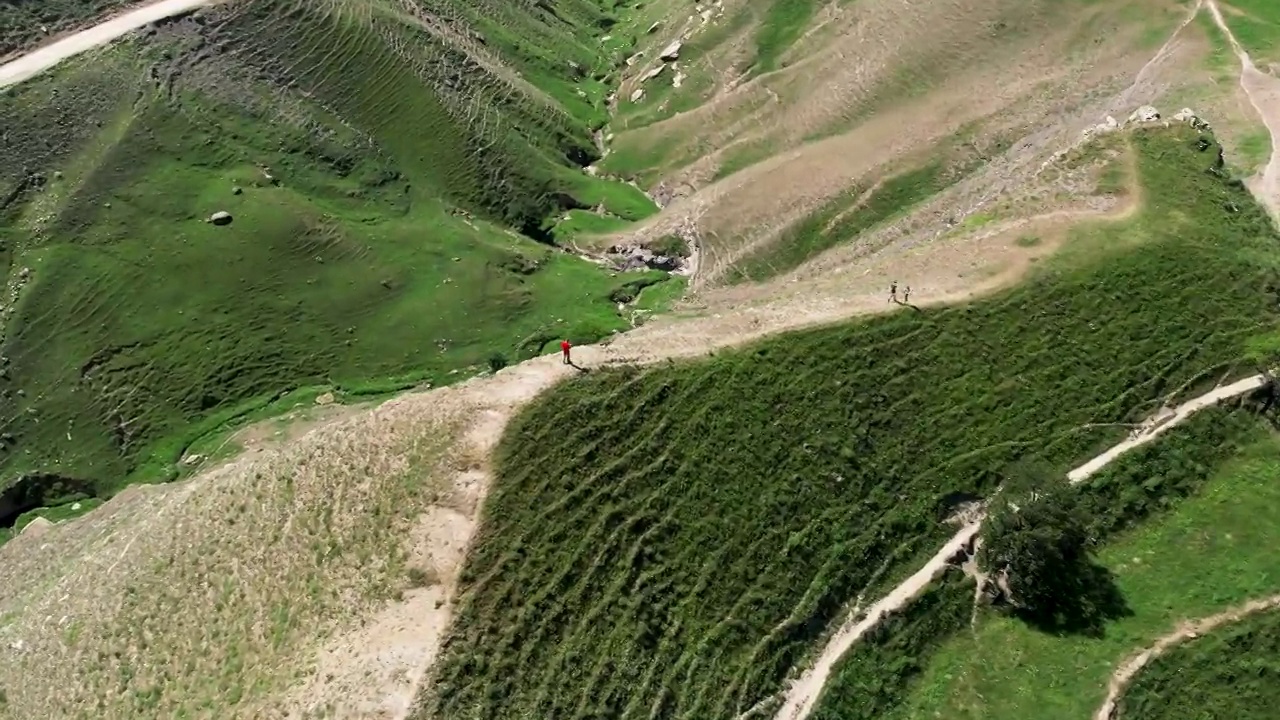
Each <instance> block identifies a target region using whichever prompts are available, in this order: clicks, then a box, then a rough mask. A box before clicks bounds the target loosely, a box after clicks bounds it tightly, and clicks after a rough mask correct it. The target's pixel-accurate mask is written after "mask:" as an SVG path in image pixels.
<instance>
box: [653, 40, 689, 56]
mask: <svg viewBox="0 0 1280 720" xmlns="http://www.w3.org/2000/svg"><path fill="white" fill-rule="evenodd" d="M682 47H684V43H682V42H680V41H679V40H676V41H675V42H673V43H671V44H670V45H668V46H666V47H665V48H663V49H662V53H661V54H659V55H658V58H659V59H661V60H667V61H671V60H679V59H680V48H682Z"/></svg>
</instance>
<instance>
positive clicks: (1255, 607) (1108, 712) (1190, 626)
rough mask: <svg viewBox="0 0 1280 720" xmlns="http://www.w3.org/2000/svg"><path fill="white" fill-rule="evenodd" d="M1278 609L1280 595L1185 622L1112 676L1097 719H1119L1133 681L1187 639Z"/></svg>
mask: <svg viewBox="0 0 1280 720" xmlns="http://www.w3.org/2000/svg"><path fill="white" fill-rule="evenodd" d="M1274 608H1280V595H1272V596H1271V597H1268V598H1263V599H1261V600H1252V601H1250V602H1247V603H1245V604H1244V605H1241V606H1239V607H1236V608H1232V609H1230V610H1226V611H1224V612H1220V613H1218V614H1216V615H1210V616H1209V617H1207V618H1201V619H1199V620H1196V621H1195V622H1190V623H1184V624H1183V625H1182V627H1179V628H1178V629H1177V630H1175V631H1173V632H1171V633H1169V634H1168V635H1165V636H1164V637H1162V638H1160V639H1159V640H1156V641H1155V642H1154V643H1152V644H1151V647H1148V648H1146V649H1144V650H1142V651H1141V652H1139V653H1137V654H1136V655H1134V656H1133V657H1130V658H1129V659H1128V660H1125V661H1124V662H1123V663H1121V665H1120V667H1119V668H1118V669H1117V670H1116V672H1115V674H1114V675H1112V676H1111V682H1110V684H1109V685H1108V687H1107V699H1106V701H1105V702H1103V703H1102V707H1100V708H1098V712H1096V713H1094V716H1093V720H1112V718H1113V717H1115V713H1116V707H1117V705H1118V704H1119V702H1120V698H1121V696H1122V695H1124V691H1125V690H1126V689H1127V688H1128V687H1129V684H1130V683H1132V682H1133V679H1134V678H1135V677H1137V676H1138V673H1139V672H1141V670H1142V668H1144V667H1146V665H1147V663H1149V662H1151V661H1152V660H1154V659H1156V658H1158V657H1160V656H1161V655H1163V654H1165V653H1166V652H1168V651H1169V650H1170V649H1172V648H1173V647H1174V646H1176V645H1178V644H1179V643H1181V642H1183V641H1184V640H1192V639H1195V638H1197V637H1199V636H1201V635H1203V634H1205V633H1207V632H1209V631H1211V630H1213V629H1215V628H1217V627H1220V626H1222V625H1229V624H1231V623H1234V622H1239V621H1241V620H1243V619H1244V618H1246V617H1248V616H1250V615H1253V614H1254V613H1260V612H1265V611H1267V610H1272V609H1274Z"/></svg>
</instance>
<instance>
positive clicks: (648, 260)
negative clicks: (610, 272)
mask: <svg viewBox="0 0 1280 720" xmlns="http://www.w3.org/2000/svg"><path fill="white" fill-rule="evenodd" d="M607 252H608V255H609V259H610V260H611V261H613V263H614V266H615V267H617V268H618V270H621V271H623V272H626V271H628V270H663V271H665V272H675V271H677V270H679V269H680V268H681V267H682V266H683V265H684V258H681V257H678V256H675V255H659V254H657V253H655V252H653V251H652V250H650V249H649V248H647V247H643V246H640V245H629V246H621V245H614V246H613V247H611V248H609V250H608V251H607Z"/></svg>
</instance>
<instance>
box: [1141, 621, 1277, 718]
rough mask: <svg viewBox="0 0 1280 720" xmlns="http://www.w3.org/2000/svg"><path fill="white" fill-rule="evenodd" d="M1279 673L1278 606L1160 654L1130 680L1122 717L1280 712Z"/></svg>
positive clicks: (1243, 715) (1241, 715)
mask: <svg viewBox="0 0 1280 720" xmlns="http://www.w3.org/2000/svg"><path fill="white" fill-rule="evenodd" d="M1277 674H1280V613H1277V612H1275V611H1274V610H1272V611H1269V612H1265V613H1263V614H1260V615H1257V616H1255V617H1251V618H1247V619H1245V620H1242V621H1240V622H1239V623H1238V624H1235V625H1231V626H1229V627H1226V628H1223V629H1221V630H1216V631H1214V632H1213V633H1211V634H1209V635H1208V636H1206V637H1204V638H1196V639H1195V640H1193V641H1191V642H1188V643H1187V644H1186V645H1185V646H1182V647H1179V648H1177V649H1175V650H1174V651H1173V652H1170V653H1168V654H1167V655H1164V656H1162V657H1160V658H1157V659H1156V660H1155V661H1153V662H1152V663H1151V664H1150V665H1148V666H1147V667H1146V668H1145V669H1144V670H1143V672H1142V674H1141V675H1140V676H1138V680H1137V681H1136V682H1134V684H1133V685H1132V686H1130V688H1129V690H1128V692H1127V693H1126V694H1125V702H1124V707H1123V708H1122V709H1121V711H1120V717H1121V718H1125V719H1126V720H1127V719H1128V718H1144V719H1145V720H1164V719H1165V718H1183V719H1185V718H1199V717H1232V718H1239V720H1254V719H1255V718H1256V719H1257V720H1263V718H1270V717H1274V716H1275V712H1276V710H1275V709H1276V702H1277V700H1278V699H1280V698H1277V692H1280V684H1277V683H1276V676H1277ZM1209 708H1213V710H1212V711H1211V710H1209ZM1211 713H1216V715H1215V714H1211Z"/></svg>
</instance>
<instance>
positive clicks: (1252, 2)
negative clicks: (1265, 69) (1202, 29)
mask: <svg viewBox="0 0 1280 720" xmlns="http://www.w3.org/2000/svg"><path fill="white" fill-rule="evenodd" d="M1220 5H1221V6H1222V7H1223V14H1222V17H1223V19H1224V20H1226V21H1227V25H1228V26H1229V27H1230V28H1231V32H1232V34H1234V35H1235V36H1236V39H1237V40H1239V41H1240V44H1241V45H1243V46H1244V49H1245V50H1246V51H1247V52H1248V53H1249V55H1250V56H1251V57H1252V58H1253V60H1254V62H1255V63H1256V64H1257V65H1258V66H1259V67H1262V66H1263V64H1264V63H1266V62H1276V61H1280V50H1277V44H1278V43H1280V7H1277V6H1276V4H1275V3H1273V2H1268V0H1227V1H1226V2H1222V3H1220ZM1232 9H1234V10H1237V11H1239V12H1232V11H1231V10H1232Z"/></svg>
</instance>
